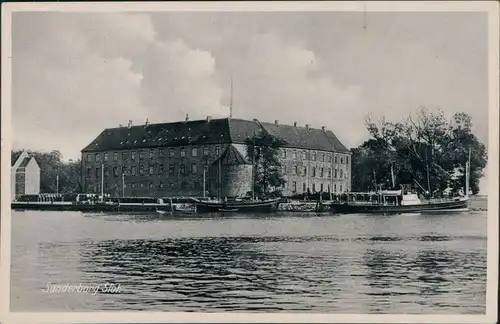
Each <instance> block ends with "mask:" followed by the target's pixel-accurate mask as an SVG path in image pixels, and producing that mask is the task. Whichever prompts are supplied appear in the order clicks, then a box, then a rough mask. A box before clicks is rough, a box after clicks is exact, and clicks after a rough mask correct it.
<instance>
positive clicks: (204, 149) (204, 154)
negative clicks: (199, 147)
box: [203, 146, 208, 156]
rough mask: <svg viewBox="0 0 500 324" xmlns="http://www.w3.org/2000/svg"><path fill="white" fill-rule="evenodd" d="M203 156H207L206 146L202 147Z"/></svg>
mask: <svg viewBox="0 0 500 324" xmlns="http://www.w3.org/2000/svg"><path fill="white" fill-rule="evenodd" d="M203 156H208V146H204V147H203Z"/></svg>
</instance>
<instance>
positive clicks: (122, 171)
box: [87, 163, 198, 179]
mask: <svg viewBox="0 0 500 324" xmlns="http://www.w3.org/2000/svg"><path fill="white" fill-rule="evenodd" d="M101 170H102V168H95V177H96V179H98V178H100V177H101ZM112 170H113V176H114V177H119V176H129V175H130V176H136V175H141V176H143V175H147V174H148V175H155V174H164V173H165V167H164V165H163V164H158V169H157V170H156V168H155V166H154V165H150V166H149V167H147V168H146V166H145V165H144V164H141V165H139V167H137V166H135V165H134V166H131V167H126V166H123V167H121V168H120V167H117V166H115V167H113V169H112ZM179 172H180V174H186V173H187V170H186V165H185V164H181V165H180V166H179ZM168 173H169V174H171V175H174V174H175V165H174V164H173V163H170V164H169V165H168ZM191 173H193V174H196V173H198V165H197V164H194V163H193V164H191ZM109 175H110V174H109V168H108V167H105V168H104V177H105V178H107V177H109ZM87 178H92V168H87Z"/></svg>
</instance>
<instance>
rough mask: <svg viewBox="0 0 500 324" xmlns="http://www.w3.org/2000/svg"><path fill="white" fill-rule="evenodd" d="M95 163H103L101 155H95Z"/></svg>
mask: <svg viewBox="0 0 500 324" xmlns="http://www.w3.org/2000/svg"><path fill="white" fill-rule="evenodd" d="M95 161H96V162H99V161H101V154H99V153H96V154H95Z"/></svg>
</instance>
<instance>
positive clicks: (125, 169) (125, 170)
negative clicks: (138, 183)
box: [122, 166, 127, 174]
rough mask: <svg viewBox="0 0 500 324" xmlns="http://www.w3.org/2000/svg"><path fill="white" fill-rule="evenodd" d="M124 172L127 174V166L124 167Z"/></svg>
mask: <svg viewBox="0 0 500 324" xmlns="http://www.w3.org/2000/svg"><path fill="white" fill-rule="evenodd" d="M122 174H127V167H126V166H124V167H122Z"/></svg>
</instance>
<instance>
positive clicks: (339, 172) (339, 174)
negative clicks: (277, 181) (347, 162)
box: [282, 165, 348, 179]
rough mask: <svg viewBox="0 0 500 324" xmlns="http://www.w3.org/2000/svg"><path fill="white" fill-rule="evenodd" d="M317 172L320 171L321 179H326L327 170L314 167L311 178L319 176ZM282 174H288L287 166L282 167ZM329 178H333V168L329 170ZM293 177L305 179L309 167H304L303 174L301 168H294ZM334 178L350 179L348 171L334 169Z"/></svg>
mask: <svg viewBox="0 0 500 324" xmlns="http://www.w3.org/2000/svg"><path fill="white" fill-rule="evenodd" d="M317 171H319V177H320V178H324V177H325V168H319V170H318V169H317V168H316V167H312V168H311V177H313V178H314V177H316V176H318V175H317V173H318V172H317ZM282 173H283V174H288V169H287V167H286V165H284V166H282ZM327 174H328V176H327V178H331V177H332V169H331V168H328V169H327ZM293 175H297V176H304V177H307V166H304V167H302V172H300V167H299V166H297V165H296V166H294V168H293ZM333 178H334V179H337V178H340V179H347V178H348V173H347V170H346V171H345V172H344V170H343V169H334V170H333Z"/></svg>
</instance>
